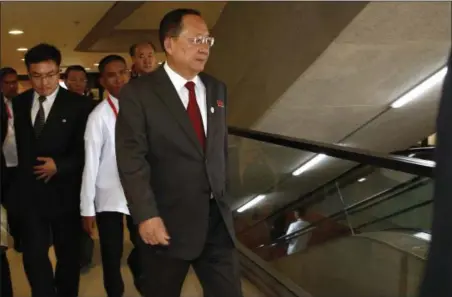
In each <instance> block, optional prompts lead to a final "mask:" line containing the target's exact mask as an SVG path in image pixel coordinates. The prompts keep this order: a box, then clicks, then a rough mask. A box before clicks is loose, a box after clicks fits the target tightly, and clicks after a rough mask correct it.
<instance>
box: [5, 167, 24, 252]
mask: <svg viewBox="0 0 452 297" xmlns="http://www.w3.org/2000/svg"><path fill="white" fill-rule="evenodd" d="M16 172H17V167H8V168H5V171H4V172H2V193H1V194H2V202H4V204H3V205H4V206H5V209H6V212H7V215H8V226H9V234H10V235H11V237H12V238H13V239H14V247H15V248H16V249H17V250H20V246H21V239H20V226H19V224H20V222H19V220H18V218H17V217H16V216H14V214H13V213H11V212H10V211H8V208H7V205H8V200H7V199H10V200H12V199H14V197H13V196H11V195H9V189H10V187H11V185H12V183H13V181H14V179H15V177H16Z"/></svg>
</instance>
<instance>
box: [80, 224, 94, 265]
mask: <svg viewBox="0 0 452 297" xmlns="http://www.w3.org/2000/svg"><path fill="white" fill-rule="evenodd" d="M93 253H94V240H93V239H92V238H91V236H89V234H88V233H86V231H85V230H82V232H81V236H80V267H81V268H82V267H87V266H89V265H90V264H91V263H92V261H93Z"/></svg>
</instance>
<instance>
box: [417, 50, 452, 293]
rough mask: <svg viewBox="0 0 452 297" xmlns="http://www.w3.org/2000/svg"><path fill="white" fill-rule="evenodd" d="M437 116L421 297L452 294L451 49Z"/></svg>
mask: <svg viewBox="0 0 452 297" xmlns="http://www.w3.org/2000/svg"><path fill="white" fill-rule="evenodd" d="M447 67H448V71H447V74H446V78H445V80H444V83H443V91H442V95H441V99H440V104H439V111H438V117H437V120H436V131H437V134H436V136H437V145H436V151H435V161H436V168H435V189H434V194H433V224H432V229H431V230H432V239H431V243H430V247H429V255H428V259H427V264H426V267H425V272H424V273H425V275H424V278H423V281H422V284H421V289H420V294H419V296H420V297H439V296H444V297H445V296H452V282H451V279H452V236H451V234H450V230H451V227H452V216H451V215H450V212H451V210H452V199H451V197H452V183H451V182H452V137H451V135H452V131H451V130H452V51H451V52H450V54H449V60H448V61H447Z"/></svg>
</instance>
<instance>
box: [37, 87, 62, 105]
mask: <svg viewBox="0 0 452 297" xmlns="http://www.w3.org/2000/svg"><path fill="white" fill-rule="evenodd" d="M59 90H60V86H58V87H57V88H56V89H55V91H53V93H52V94H50V95H49V96H45V97H46V98H47V99H46V101H47V102H49V104H52V103H53V102H54V101H55V98H56V96H57V95H58V92H59ZM39 96H40V95H39V94H38V93H37V92H36V91H34V92H33V99H34V101H37V100H38V98H39Z"/></svg>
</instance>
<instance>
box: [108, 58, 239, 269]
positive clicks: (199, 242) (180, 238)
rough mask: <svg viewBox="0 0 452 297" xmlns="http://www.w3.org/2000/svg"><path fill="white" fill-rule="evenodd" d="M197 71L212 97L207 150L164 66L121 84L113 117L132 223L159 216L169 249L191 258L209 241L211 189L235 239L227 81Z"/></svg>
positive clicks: (209, 106)
mask: <svg viewBox="0 0 452 297" xmlns="http://www.w3.org/2000/svg"><path fill="white" fill-rule="evenodd" d="M200 78H201V80H202V81H203V83H204V85H205V86H206V97H207V98H206V99H207V114H208V119H207V131H208V132H207V140H206V152H205V153H204V152H203V149H202V147H201V145H200V143H199V140H198V139H197V137H196V134H195V130H194V129H193V126H192V124H191V121H190V119H189V117H188V114H187V112H186V110H185V108H184V106H183V104H182V102H181V100H180V98H179V95H178V94H177V91H176V90H175V88H174V86H173V84H172V83H171V81H170V79H169V77H168V75H167V74H166V71H165V70H164V68H163V67H160V68H159V69H157V70H156V71H154V72H152V73H150V74H148V75H145V76H142V77H140V78H137V79H134V80H133V81H131V82H129V84H128V85H126V86H125V87H124V88H123V90H122V92H121V95H120V100H119V106H120V108H119V115H118V119H117V123H116V155H117V161H118V169H119V174H120V178H121V182H122V185H123V188H124V191H125V194H126V198H127V200H128V203H129V208H130V211H131V214H132V217H133V219H134V221H135V223H137V224H138V223H140V222H142V221H144V220H146V219H149V218H152V217H156V216H160V217H161V218H162V219H163V221H164V223H165V225H166V227H167V229H168V232H169V235H170V237H171V243H170V245H169V247H168V248H167V249H164V250H165V251H166V252H167V253H169V254H170V255H172V256H174V257H178V258H182V259H187V260H190V259H194V258H196V257H197V256H199V255H200V253H201V251H202V249H203V248H204V244H205V241H206V234H207V228H208V221H209V205H210V196H211V194H212V193H213V195H214V196H215V199H216V201H217V203H218V205H219V208H220V211H221V214H222V217H223V219H224V221H225V223H226V225H227V228H228V230H229V233H230V235H231V237H232V238H233V239H235V238H234V229H233V224H232V214H231V211H230V209H229V207H228V205H227V204H226V199H225V196H226V183H227V182H226V178H227V174H226V170H227V169H226V165H227V147H228V145H227V137H228V133H227V125H226V86H225V85H224V84H223V83H221V82H219V81H218V80H216V79H215V78H213V77H211V76H209V75H207V74H203V73H201V74H200ZM212 108H213V109H214V113H212V112H211V109H212ZM226 236H227V235H226Z"/></svg>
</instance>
